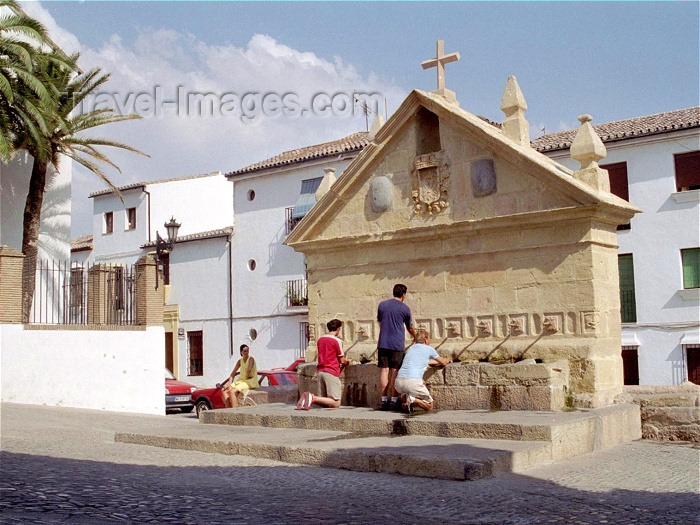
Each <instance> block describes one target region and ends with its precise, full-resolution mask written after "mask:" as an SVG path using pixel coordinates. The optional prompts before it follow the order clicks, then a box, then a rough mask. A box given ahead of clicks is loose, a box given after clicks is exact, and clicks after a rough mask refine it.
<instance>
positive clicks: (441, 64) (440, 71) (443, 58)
mask: <svg viewBox="0 0 700 525" xmlns="http://www.w3.org/2000/svg"><path fill="white" fill-rule="evenodd" d="M457 60H459V53H450V54H449V55H446V54H445V41H444V40H438V41H437V53H436V57H435V58H431V59H430V60H425V61H424V62H422V63H421V66H423V69H430V68H431V67H434V68H437V90H436V91H434V92H435V93H438V94H440V95H442V96H444V97H445V98H447V99H448V100H450V101H452V102H457V98H456V96H455V93H454V91H450V90H449V89H445V64H449V63H450V62H456V61H457Z"/></svg>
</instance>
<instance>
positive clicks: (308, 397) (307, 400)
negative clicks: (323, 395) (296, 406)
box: [302, 392, 314, 410]
mask: <svg viewBox="0 0 700 525" xmlns="http://www.w3.org/2000/svg"><path fill="white" fill-rule="evenodd" d="M313 404H314V395H313V394H312V393H311V392H305V393H304V404H303V406H302V410H311V406H312V405H313Z"/></svg>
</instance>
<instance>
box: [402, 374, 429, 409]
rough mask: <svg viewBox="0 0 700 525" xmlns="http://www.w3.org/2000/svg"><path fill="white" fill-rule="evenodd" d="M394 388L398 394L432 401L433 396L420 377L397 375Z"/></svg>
mask: <svg viewBox="0 0 700 525" xmlns="http://www.w3.org/2000/svg"><path fill="white" fill-rule="evenodd" d="M394 388H395V389H396V391H397V392H398V393H399V394H408V395H409V396H413V397H415V398H416V399H421V400H423V401H425V402H427V403H432V402H433V397H432V396H431V395H430V392H428V388H427V387H426V386H425V383H424V382H423V380H422V379H415V378H413V377H397V378H396V381H395V382H394Z"/></svg>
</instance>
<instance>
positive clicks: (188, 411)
mask: <svg viewBox="0 0 700 525" xmlns="http://www.w3.org/2000/svg"><path fill="white" fill-rule="evenodd" d="M180 410H182V411H183V412H184V413H185V414H189V413H190V412H192V410H194V406H191V407H182V408H181V409H180Z"/></svg>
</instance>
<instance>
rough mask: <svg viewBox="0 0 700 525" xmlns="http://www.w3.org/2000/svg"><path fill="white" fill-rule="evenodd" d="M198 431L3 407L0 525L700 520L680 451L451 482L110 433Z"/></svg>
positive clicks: (686, 450) (690, 473)
mask: <svg viewBox="0 0 700 525" xmlns="http://www.w3.org/2000/svg"><path fill="white" fill-rule="evenodd" d="M198 424H199V423H198V421H197V420H196V419H195V418H194V417H191V416H185V415H175V414H173V415H169V416H166V417H159V416H136V415H128V414H115V413H108V412H98V411H89V410H77V409H65V408H55V407H37V406H29V405H12V404H3V405H2V407H1V408H0V438H1V447H2V451H1V452H0V523H3V524H15V523H21V524H39V523H41V524H44V523H70V524H73V523H75V524H102V523H165V524H168V523H173V524H180V523H187V524H199V523H202V524H218V523H228V524H248V523H256V524H278V523H280V524H281V523H290V524H291V523H293V524H312V523H313V524H316V523H318V524H326V523H328V524H336V523H338V524H343V523H344V524H363V523H380V524H393V523H411V524H413V523H427V524H430V523H441V524H444V523H465V524H514V525H515V524H531V523H537V524H539V523H557V524H567V525H568V524H589V523H590V524H593V523H596V524H597V523H609V524H628V523H640V524H660V525H661V524H663V525H672V524H678V525H688V524H696V523H700V520H699V518H698V517H699V516H700V498H698V491H699V488H700V487H699V485H698V484H699V479H698V469H699V464H700V463H699V462H700V451H699V450H698V448H697V447H694V446H692V445H690V444H687V443H686V444H665V443H653V442H635V443H629V444H626V445H622V446H619V447H615V448H613V449H608V450H605V451H602V452H598V453H595V454H589V455H586V456H582V457H578V458H575V459H573V460H568V461H563V462H560V463H557V464H554V465H548V466H544V467H537V468H533V469H530V470H528V471H527V472H526V473H525V474H509V475H506V476H500V477H498V478H495V479H487V480H481V481H475V482H463V481H444V480H433V479H423V478H411V477H406V476H393V475H388V474H376V473H360V472H348V471H342V470H333V469H324V468H313V467H305V466H298V465H288V464H284V463H280V462H276V461H270V460H263V459H257V458H251V457H242V456H224V455H218V454H206V453H202V452H191V451H182V450H170V449H160V448H154V447H144V446H139V445H128V444H123V443H114V440H113V436H114V432H115V431H116V430H119V431H140V430H144V429H149V428H151V429H152V428H160V427H168V426H178V425H198ZM388 439H390V438H388Z"/></svg>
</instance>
